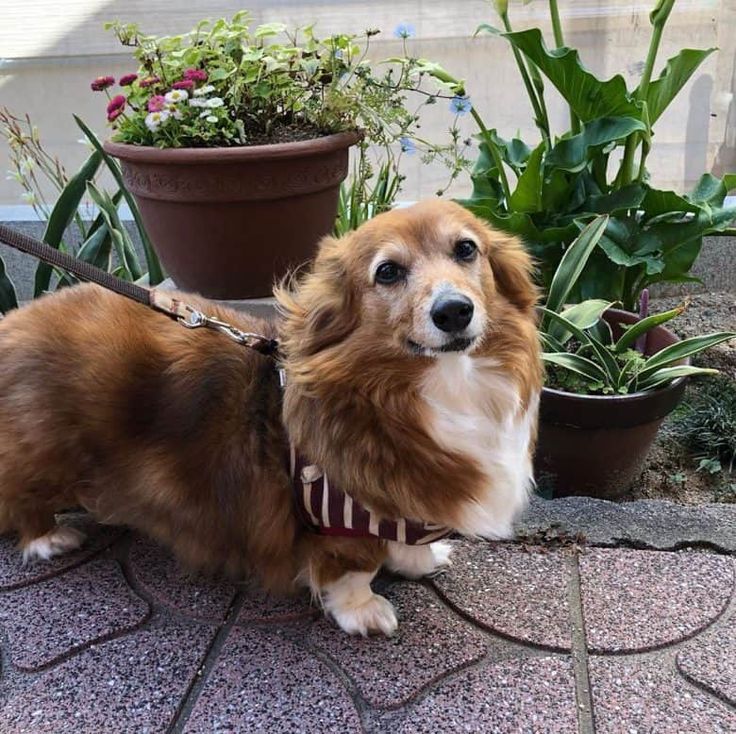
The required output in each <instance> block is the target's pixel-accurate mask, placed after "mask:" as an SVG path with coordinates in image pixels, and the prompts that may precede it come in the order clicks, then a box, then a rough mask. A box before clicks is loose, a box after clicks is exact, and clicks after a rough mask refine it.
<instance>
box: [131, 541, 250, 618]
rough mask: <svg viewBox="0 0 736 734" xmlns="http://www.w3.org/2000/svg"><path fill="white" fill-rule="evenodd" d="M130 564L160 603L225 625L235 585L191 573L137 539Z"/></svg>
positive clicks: (172, 558) (161, 551) (162, 552)
mask: <svg viewBox="0 0 736 734" xmlns="http://www.w3.org/2000/svg"><path fill="white" fill-rule="evenodd" d="M129 560H130V567H131V569H132V571H133V576H134V577H135V580H136V581H137V582H138V583H139V584H140V585H141V587H143V589H144V590H145V591H147V592H148V593H149V594H150V595H151V596H153V597H154V598H155V599H156V601H158V602H160V603H161V604H164V605H165V606H168V607H173V608H174V609H177V610H179V611H180V612H184V613H185V614H188V615H190V616H192V617H194V618H196V619H203V620H211V621H212V622H220V621H222V619H223V618H224V616H225V613H226V612H227V610H228V607H229V605H230V602H231V601H232V600H233V597H234V596H235V591H236V588H235V586H234V585H233V584H230V583H227V582H226V581H223V580H217V579H209V578H206V577H204V576H200V575H192V574H190V573H188V572H187V571H185V570H184V569H182V568H181V566H180V565H179V563H178V562H177V561H176V560H175V559H174V557H173V556H172V555H171V554H170V553H168V552H167V551H165V550H162V549H161V548H160V547H159V546H157V545H156V544H154V543H152V542H151V541H150V540H147V539H144V538H136V539H135V541H134V542H133V545H132V546H131V549H130V554H129Z"/></svg>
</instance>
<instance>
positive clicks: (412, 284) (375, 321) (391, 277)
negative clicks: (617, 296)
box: [277, 200, 537, 358]
mask: <svg viewBox="0 0 736 734" xmlns="http://www.w3.org/2000/svg"><path fill="white" fill-rule="evenodd" d="M530 271H531V260H530V258H529V256H528V255H527V254H526V252H525V251H524V249H523V248H522V246H521V245H520V244H519V243H518V241H517V240H515V239H514V238H512V237H508V236H506V235H503V234H501V233H498V232H495V231H493V230H491V229H490V228H489V227H487V226H486V225H485V224H484V223H482V222H481V221H480V220H479V219H478V218H476V217H475V216H473V215H472V214H471V213H470V212H468V211H467V210H466V209H464V208H463V207H461V206H459V205H457V204H454V203H452V202H447V201H439V200H432V201H426V202H422V203H420V204H416V205H414V206H411V207H408V208H406V209H397V210H393V211H390V212H386V213H385V214H381V215H379V216H377V217H375V218H374V219H372V220H370V221H369V222H367V223H366V224H364V225H363V226H362V227H360V228H359V229H358V230H356V231H355V232H352V233H351V234H349V235H347V236H346V237H343V238H342V239H340V240H335V239H333V238H329V237H328V238H326V239H324V240H323V241H322V243H321V244H320V248H319V252H318V255H317V258H316V260H315V262H314V265H313V268H312V270H311V272H309V273H308V274H307V275H306V276H305V277H304V278H303V279H302V280H301V282H299V283H298V284H297V285H296V286H294V287H292V288H291V289H288V288H281V289H279V290H278V291H277V297H278V300H279V303H280V306H281V308H282V310H283V312H284V313H285V315H286V316H287V320H286V323H287V327H286V329H285V332H286V333H285V340H286V341H287V351H288V352H289V353H290V354H294V353H295V351H296V352H298V354H299V355H300V356H301V357H303V358H309V357H310V356H313V355H316V354H318V353H320V352H323V351H325V350H334V349H335V348H336V347H338V346H339V345H345V346H346V347H347V348H348V349H349V350H351V351H354V352H356V353H357V352H362V351H364V350H369V351H370V352H371V353H372V354H374V355H375V354H377V353H380V354H381V355H382V357H383V358H386V357H389V356H391V357H394V358H400V357H402V356H403V357H430V358H431V357H435V356H438V355H442V354H447V353H452V352H455V353H469V354H472V353H473V352H474V351H475V350H476V349H477V348H478V347H479V346H480V345H481V344H482V343H483V340H484V338H485V337H486V336H487V335H488V334H489V332H490V331H491V330H493V328H494V326H497V323H496V316H497V313H498V312H499V311H504V312H506V313H508V311H509V310H510V309H511V310H513V311H514V312H516V313H517V314H519V315H522V316H523V317H528V318H532V317H533V309H534V304H535V302H536V299H537V293H536V289H535V288H534V285H533V284H532V280H531V277H530Z"/></svg>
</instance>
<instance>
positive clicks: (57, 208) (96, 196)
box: [0, 111, 164, 313]
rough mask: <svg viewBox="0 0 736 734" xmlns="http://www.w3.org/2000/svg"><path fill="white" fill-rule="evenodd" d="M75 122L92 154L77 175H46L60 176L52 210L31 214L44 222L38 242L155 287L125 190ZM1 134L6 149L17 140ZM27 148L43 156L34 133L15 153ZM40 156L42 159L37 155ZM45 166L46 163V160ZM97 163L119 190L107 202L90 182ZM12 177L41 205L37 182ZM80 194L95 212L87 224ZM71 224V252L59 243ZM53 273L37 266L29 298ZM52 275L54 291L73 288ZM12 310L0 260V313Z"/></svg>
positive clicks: (157, 272) (158, 276) (14, 303)
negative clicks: (123, 211)
mask: <svg viewBox="0 0 736 734" xmlns="http://www.w3.org/2000/svg"><path fill="white" fill-rule="evenodd" d="M6 112H7V111H6ZM12 119H17V118H12ZM75 119H76V120H77V123H78V124H79V126H80V128H81V129H82V131H83V132H84V134H85V136H86V137H87V139H88V141H89V142H90V144H91V146H92V149H93V150H92V153H91V154H90V156H89V157H88V158H87V160H86V161H85V162H84V163H83V164H82V166H81V168H80V169H79V171H78V172H77V173H76V174H75V175H74V176H72V177H67V176H66V174H65V173H63V168H62V167H61V166H60V165H58V164H57V167H54V168H50V169H49V170H50V171H52V172H53V173H56V172H58V171H61V172H62V173H63V178H59V179H58V182H59V183H60V186H59V197H58V199H57V200H56V203H55V204H54V206H53V207H51V208H50V209H48V207H47V206H46V205H45V204H44V207H43V208H40V207H39V208H37V211H39V213H41V214H42V215H43V216H44V217H45V218H46V228H45V231H44V234H43V238H42V239H43V241H44V242H45V243H46V244H47V245H49V246H50V247H54V248H56V249H60V250H63V251H64V252H71V253H72V254H74V255H75V256H76V257H77V259H79V260H83V261H85V262H88V263H91V264H93V265H95V266H97V267H99V268H103V269H104V270H108V271H110V272H113V273H114V274H115V275H117V276H118V277H120V278H123V279H124V280H130V281H135V280H142V281H145V282H146V283H148V284H151V285H156V284H158V283H160V282H161V281H162V280H163V278H164V275H163V272H162V270H161V266H160V264H159V261H158V258H157V257H156V255H155V253H154V251H153V248H152V247H151V246H150V242H149V241H148V238H147V235H146V233H145V230H144V229H143V224H142V221H141V219H140V214H139V213H138V209H137V207H136V205H135V201H134V200H133V198H132V196H130V194H129V193H128V191H127V190H126V189H125V186H124V184H123V180H122V175H121V173H120V169H119V167H118V164H117V162H116V161H115V160H113V159H112V158H110V157H109V156H108V155H107V154H106V153H105V152H104V151H103V150H102V145H101V144H100V142H99V140H98V139H97V138H96V137H95V135H94V133H93V132H92V131H91V130H90V129H89V128H88V127H87V126H86V125H85V124H84V123H83V122H82V121H81V120H80V119H79V118H76V117H75ZM29 124H30V123H29ZM5 132H6V135H5V137H6V139H7V140H8V141H9V142H10V143H11V149H12V145H13V142H12V140H17V138H13V139H12V140H11V138H9V136H8V134H7V128H6V131H5ZM29 144H32V145H33V146H36V147H37V148H38V150H39V151H41V152H43V148H42V146H41V144H40V138H39V136H38V132H37V131H35V129H34V133H33V137H28V138H27V139H25V140H21V144H20V148H19V149H20V150H25V149H26V148H27V146H28V145H29ZM37 155H38V157H40V154H38V153H37ZM43 155H46V154H45V153H43ZM49 160H52V159H50V158H49ZM103 163H104V164H105V166H106V167H107V168H108V169H109V170H110V172H111V173H112V175H113V178H114V179H115V180H116V182H117V184H118V186H119V188H118V190H117V191H116V192H115V193H114V194H113V195H112V196H111V195H110V194H109V193H108V192H106V191H102V190H100V189H99V188H98V187H97V186H96V185H95V183H94V179H95V177H96V176H97V174H98V172H99V170H100V168H101V167H102V164H103ZM17 173H18V176H19V177H20V178H19V180H21V181H22V182H23V185H24V188H26V190H30V191H32V192H33V193H34V195H36V201H41V196H40V193H39V194H36V190H37V188H38V181H37V180H35V179H33V180H30V179H27V178H23V175H24V174H23V173H22V171H21V169H20V168H18V169H17ZM85 194H88V195H89V196H90V198H91V199H92V201H93V202H94V203H95V204H96V205H97V208H98V210H99V212H98V214H97V216H96V217H95V219H94V220H92V221H91V222H88V221H87V220H86V219H85V217H84V216H82V214H83V212H82V210H83V207H84V204H83V198H84V196H85ZM123 200H125V201H126V202H127V203H128V204H129V206H130V207H131V210H132V212H133V217H134V220H135V223H136V226H137V230H138V233H139V236H140V238H141V240H142V242H143V244H144V249H145V253H146V268H144V267H143V266H142V264H141V263H140V261H139V258H138V255H137V253H136V251H135V248H134V246H133V242H132V240H131V238H130V235H129V233H128V231H127V229H126V228H125V227H124V226H123V224H122V222H121V221H120V217H119V214H118V207H119V205H120V202H121V201H123ZM72 223H74V224H76V226H77V229H78V231H79V233H80V235H81V240H82V242H81V244H80V245H79V246H78V247H76V248H73V247H72V246H71V245H70V244H69V243H68V242H65V241H64V238H65V236H66V235H67V234H68V232H69V227H70V225H71V224H72ZM113 250H114V251H115V253H116V255H117V258H116V259H117V262H114V261H113V258H112V252H113ZM54 271H55V269H54V268H52V267H51V266H50V265H47V264H45V263H39V264H38V266H37V268H36V275H35V283H34V297H36V298H37V297H39V296H42V295H43V294H44V293H46V292H47V291H48V290H49V289H50V288H51V287H52V275H54ZM55 274H56V276H57V280H56V287H57V288H61V287H65V286H68V285H72V284H74V283H76V282H77V281H76V278H74V277H73V276H72V275H70V274H68V273H64V272H62V271H60V270H57V271H56V272H55ZM17 307H18V298H17V295H16V290H15V286H14V285H13V283H12V281H11V280H10V278H9V277H8V275H7V273H6V272H5V263H4V262H3V260H2V258H0V313H7V312H8V311H10V310H11V309H13V308H17Z"/></svg>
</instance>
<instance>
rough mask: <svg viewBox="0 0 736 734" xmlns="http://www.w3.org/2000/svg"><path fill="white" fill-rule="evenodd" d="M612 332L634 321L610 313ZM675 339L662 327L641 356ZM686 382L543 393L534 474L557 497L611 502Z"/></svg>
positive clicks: (639, 465) (636, 469) (628, 482)
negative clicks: (632, 389) (634, 389)
mask: <svg viewBox="0 0 736 734" xmlns="http://www.w3.org/2000/svg"><path fill="white" fill-rule="evenodd" d="M604 318H605V319H606V321H608V322H609V323H610V324H611V326H612V329H613V331H614V335H616V334H617V333H619V334H620V333H621V329H620V328H618V329H617V327H616V325H617V324H619V323H624V324H633V323H635V322H636V321H638V316H636V315H635V314H632V313H628V312H626V311H619V310H617V309H610V310H609V311H607V312H606V314H604ZM676 341H678V337H677V336H676V335H675V334H673V333H672V332H671V331H669V330H668V329H665V328H664V327H662V326H658V327H655V328H654V329H652V330H651V331H650V332H649V333H648V335H647V341H646V346H645V353H646V354H647V355H651V354H655V353H656V352H658V351H660V350H661V349H663V348H664V347H666V346H669V345H670V344H674V343H675V342H676ZM686 379H687V378H684V377H681V378H679V379H677V380H674V381H673V382H672V383H671V384H669V385H667V386H666V387H663V388H659V389H657V390H653V391H651V392H638V393H633V394H631V395H616V396H609V395H574V394H571V393H566V392H562V391H560V390H553V389H550V388H546V387H545V388H544V389H543V390H542V399H541V403H540V414H539V442H538V445H537V453H536V456H535V461H534V464H535V474H536V478H537V482H538V483H539V485H540V487H541V488H542V489H543V490H546V491H549V490H550V489H551V490H552V493H553V494H554V495H555V496H566V495H591V496H594V497H603V498H606V499H615V498H616V497H620V496H621V495H622V494H624V493H625V492H626V491H627V490H628V489H630V487H631V486H632V484H633V483H634V482H635V481H636V479H637V478H638V477H639V476H640V474H641V471H642V469H643V466H644V461H645V459H646V457H647V454H648V453H649V449H650V447H651V445H652V441H653V440H654V437H655V435H656V433H657V431H658V430H659V427H660V425H661V424H662V421H663V420H664V418H665V417H666V416H667V415H669V413H671V412H672V411H673V410H674V409H675V407H676V406H677V404H678V403H679V402H680V400H681V399H682V395H683V392H684V390H685V383H686Z"/></svg>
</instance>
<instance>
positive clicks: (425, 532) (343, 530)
mask: <svg viewBox="0 0 736 734" xmlns="http://www.w3.org/2000/svg"><path fill="white" fill-rule="evenodd" d="M290 459H291V461H290V470H291V480H292V488H293V490H294V505H295V507H296V510H297V514H298V516H299V518H300V519H301V521H302V522H303V524H304V525H305V526H306V527H307V528H308V529H309V530H311V531H312V532H314V533H318V534H319V535H330V536H339V537H343V538H381V539H383V540H393V541H397V542H399V543H405V544H406V545H424V544H426V543H432V542H433V541H435V540H439V539H440V538H445V537H447V536H448V535H450V533H452V529H451V528H447V527H444V526H442V525H432V524H430V523H422V522H418V521H416V520H407V519H404V518H399V519H396V520H389V519H386V518H381V517H378V516H377V515H376V514H375V513H374V512H372V511H371V510H369V509H367V508H365V507H363V505H361V504H360V503H359V502H357V501H356V500H354V499H353V498H352V497H351V496H350V495H349V494H346V493H345V492H343V491H342V490H341V489H339V488H338V487H335V486H334V485H333V484H332V483H331V482H330V481H329V480H328V478H327V474H325V472H324V471H322V469H321V468H320V467H319V466H317V465H316V464H310V463H309V462H308V461H306V460H305V459H304V458H303V457H302V456H300V455H299V454H298V453H297V452H296V451H295V449H294V447H293V446H292V448H291V457H290Z"/></svg>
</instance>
